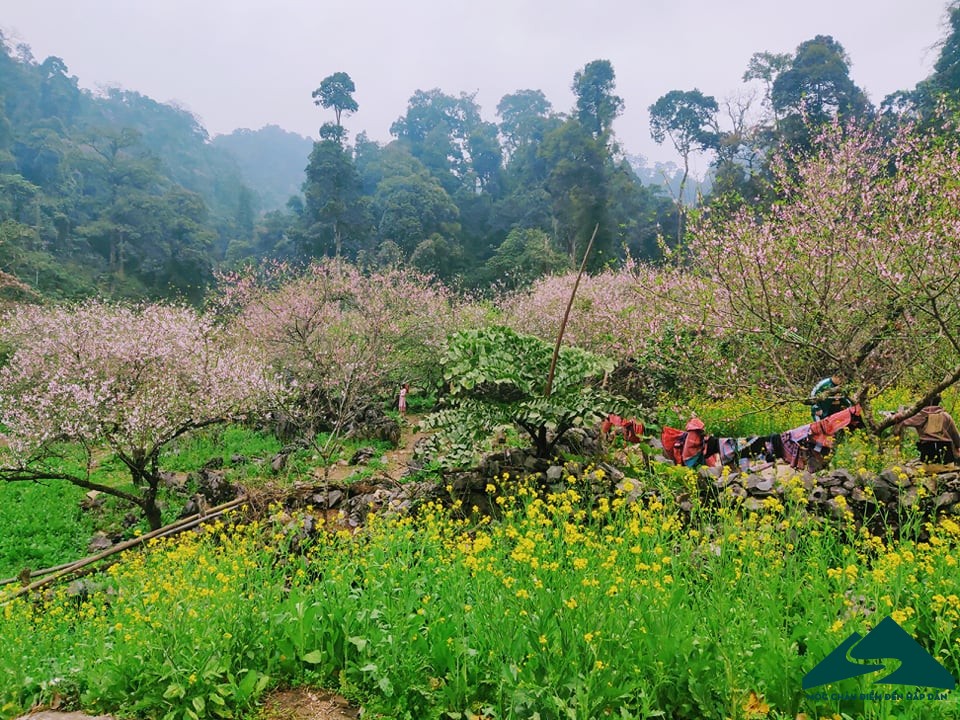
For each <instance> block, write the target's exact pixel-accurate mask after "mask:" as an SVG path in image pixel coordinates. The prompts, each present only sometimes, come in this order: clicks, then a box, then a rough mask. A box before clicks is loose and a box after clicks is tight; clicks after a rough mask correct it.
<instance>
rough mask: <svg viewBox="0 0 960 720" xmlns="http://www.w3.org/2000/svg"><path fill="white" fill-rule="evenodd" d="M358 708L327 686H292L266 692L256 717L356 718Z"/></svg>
mask: <svg viewBox="0 0 960 720" xmlns="http://www.w3.org/2000/svg"><path fill="white" fill-rule="evenodd" d="M359 717H360V708H357V707H354V706H353V705H351V704H350V703H349V702H348V701H347V699H346V698H344V697H341V696H340V695H337V694H336V693H332V692H328V691H326V690H314V689H311V688H291V689H289V690H279V691H277V692H274V693H271V694H270V695H268V696H267V697H266V698H265V699H264V701H263V705H262V708H261V710H260V713H259V715H258V718H259V720H356V718H359Z"/></svg>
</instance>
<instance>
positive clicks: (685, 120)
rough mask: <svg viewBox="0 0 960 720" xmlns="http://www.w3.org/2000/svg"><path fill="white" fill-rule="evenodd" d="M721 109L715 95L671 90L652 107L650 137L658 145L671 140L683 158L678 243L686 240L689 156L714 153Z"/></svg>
mask: <svg viewBox="0 0 960 720" xmlns="http://www.w3.org/2000/svg"><path fill="white" fill-rule="evenodd" d="M719 109H720V106H719V105H717V101H716V99H714V97H713V96H712V95H704V94H703V93H702V92H700V91H699V90H697V89H694V90H671V91H670V92H668V93H667V94H666V95H663V96H661V97H660V98H659V99H658V100H657V101H656V102H655V103H654V104H653V105H651V106H650V107H649V112H650V135H651V136H652V137H653V139H654V141H655V142H656V143H657V144H658V145H662V144H663V142H664V141H665V140H666V139H667V138H670V142H672V143H673V147H674V148H675V149H676V151H677V152H678V153H680V157H681V158H683V177H682V178H681V179H680V188H679V190H678V192H677V197H676V198H675V202H676V204H677V211H678V217H679V220H680V221H679V222H678V225H677V242H680V240H681V239H682V237H683V231H684V228H683V219H684V216H685V213H684V207H683V192H684V190H685V189H686V185H687V178H688V177H689V175H690V156H691V155H692V154H693V152H694V151H697V150H698V151H706V150H709V149H715V148H716V147H717V143H718V140H719V133H718V131H717V118H716V115H717V112H718V111H719Z"/></svg>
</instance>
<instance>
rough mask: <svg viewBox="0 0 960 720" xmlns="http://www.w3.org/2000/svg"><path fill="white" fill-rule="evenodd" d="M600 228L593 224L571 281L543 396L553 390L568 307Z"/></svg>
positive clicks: (548, 394)
mask: <svg viewBox="0 0 960 720" xmlns="http://www.w3.org/2000/svg"><path fill="white" fill-rule="evenodd" d="M599 229H600V223H597V224H596V225H594V226H593V235H591V236H590V242H589V243H587V249H586V250H585V251H584V253H583V260H582V261H581V262H580V272H578V273H577V280H576V282H574V283H573V290H572V291H571V292H570V300H569V301H568V302H567V309H566V311H565V312H564V313H563V320H561V321H560V332H558V333H557V344H556V345H555V346H554V348H553V357H552V358H551V359H550V372H549V373H548V374H547V387H546V388H545V389H544V391H543V396H544V397H550V393H551V392H552V391H553V375H554V373H555V372H556V370H557V358H558V357H560V343H561V342H563V332H564V330H566V329H567V320H568V319H569V317H570V308H572V307H573V298H574V297H576V294H577V288H578V287H579V286H580V278H581V277H583V271H584V269H585V268H586V267H587V257H588V256H589V255H590V248H592V247H593V241H594V240H595V239H596V237H597V230H599Z"/></svg>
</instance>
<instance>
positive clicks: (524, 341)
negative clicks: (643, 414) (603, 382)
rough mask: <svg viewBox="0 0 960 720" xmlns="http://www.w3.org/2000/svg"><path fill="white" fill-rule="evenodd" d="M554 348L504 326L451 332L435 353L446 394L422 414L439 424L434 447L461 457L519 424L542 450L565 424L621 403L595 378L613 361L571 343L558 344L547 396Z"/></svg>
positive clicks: (587, 420) (576, 422) (451, 456)
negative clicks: (430, 412) (439, 352)
mask: <svg viewBox="0 0 960 720" xmlns="http://www.w3.org/2000/svg"><path fill="white" fill-rule="evenodd" d="M552 355H553V348H552V346H551V345H550V344H549V343H547V342H545V341H543V340H541V339H539V338H537V337H534V336H532V335H521V334H519V333H517V332H515V331H513V330H511V329H509V328H506V327H502V326H492V327H488V328H483V329H480V330H467V331H463V332H460V333H457V334H456V335H454V336H453V337H452V338H451V339H450V340H449V342H448V343H447V348H446V351H445V352H444V354H443V356H442V358H441V361H440V363H441V367H442V370H443V379H444V381H445V382H446V383H447V388H448V390H449V395H448V396H447V397H446V398H444V403H443V404H442V405H441V408H440V410H438V412H436V413H434V414H433V415H431V416H430V417H429V418H427V419H426V420H425V421H424V427H426V428H432V429H437V430H439V433H438V434H437V435H434V436H433V438H432V439H431V440H432V442H433V444H434V447H441V448H444V449H445V450H446V452H445V453H444V454H445V455H446V456H447V457H448V458H449V459H450V460H451V461H461V462H462V461H464V460H466V459H467V458H469V457H471V456H472V454H473V451H474V448H473V444H474V443H475V442H477V441H480V440H482V439H484V438H485V437H487V436H488V435H490V434H491V433H492V432H493V431H494V430H495V429H496V428H498V427H500V426H502V425H513V424H516V425H519V426H520V427H521V428H523V430H525V431H526V432H527V434H528V435H529V436H530V439H531V441H532V442H533V445H534V447H535V448H536V450H537V453H538V455H539V456H541V457H545V456H547V455H548V454H549V452H550V451H551V450H552V448H553V446H554V445H555V444H556V442H557V441H558V440H559V439H560V438H562V436H563V434H564V433H565V432H566V431H567V430H569V429H570V428H572V427H575V426H578V425H583V424H588V423H592V422H594V421H596V420H597V419H598V418H600V417H602V416H603V415H605V414H606V413H607V412H613V411H616V410H619V409H621V408H622V407H623V406H624V405H625V403H624V401H623V400H622V399H619V398H615V397H613V396H611V395H609V394H608V393H606V392H604V391H603V390H602V389H601V388H599V387H598V386H597V385H598V382H599V380H600V379H602V377H603V375H604V373H607V372H609V371H611V370H612V369H613V362H612V361H611V360H609V359H607V358H601V357H600V356H597V355H594V354H592V353H589V352H587V351H585V350H581V349H580V348H574V347H563V348H561V350H560V353H559V356H558V358H557V364H556V371H555V375H554V378H553V386H552V390H551V393H550V395H549V396H547V395H546V392H545V391H546V384H547V377H548V375H549V372H550V363H551V359H552ZM548 433H549V434H548Z"/></svg>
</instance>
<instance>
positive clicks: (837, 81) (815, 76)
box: [771, 35, 871, 146]
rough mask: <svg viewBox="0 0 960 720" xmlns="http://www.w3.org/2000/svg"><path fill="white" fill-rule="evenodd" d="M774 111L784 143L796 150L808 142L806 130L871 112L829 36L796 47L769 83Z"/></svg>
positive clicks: (841, 52)
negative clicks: (791, 57)
mask: <svg viewBox="0 0 960 720" xmlns="http://www.w3.org/2000/svg"><path fill="white" fill-rule="evenodd" d="M771 100H772V102H773V108H774V110H775V111H776V112H777V113H779V114H780V115H781V116H786V117H784V120H783V122H782V123H781V129H782V132H783V135H784V138H783V139H784V140H785V141H786V142H788V143H790V144H794V145H797V146H806V145H807V144H809V142H810V132H809V130H808V128H815V127H818V126H820V125H822V124H823V123H825V122H827V121H829V120H831V119H833V118H836V117H845V118H852V117H858V116H864V115H865V114H867V113H868V112H869V111H870V110H871V106H870V101H869V100H868V99H867V96H866V94H865V93H864V92H863V90H861V89H860V88H859V87H857V85H856V84H855V83H854V82H853V80H852V79H851V78H850V59H849V58H848V57H847V53H846V51H845V50H844V49H843V46H842V45H841V44H840V43H838V42H837V41H836V40H834V39H833V38H832V37H831V36H829V35H817V36H816V37H815V38H813V39H812V40H806V41H805V42H802V43H800V45H799V46H798V47H797V51H796V53H795V54H794V56H793V60H792V61H791V63H790V67H789V68H788V69H786V70H784V71H783V72H781V73H780V74H779V75H778V76H777V78H776V80H775V81H774V83H773V88H772V92H771Z"/></svg>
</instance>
